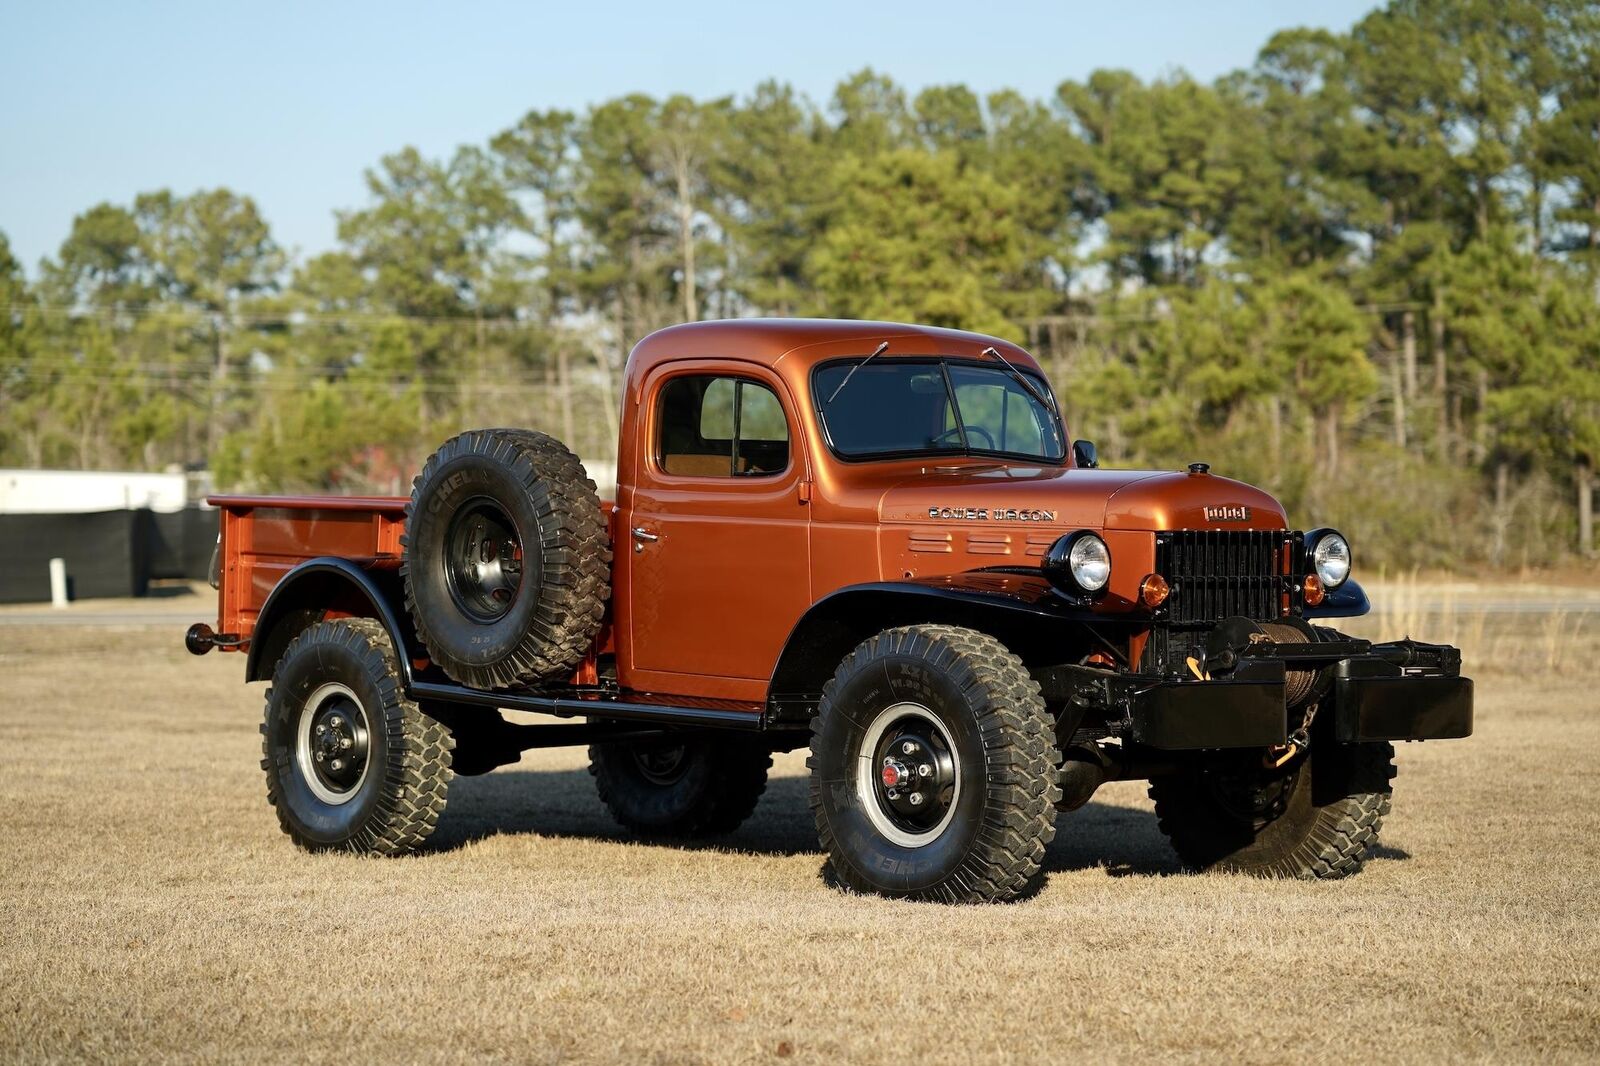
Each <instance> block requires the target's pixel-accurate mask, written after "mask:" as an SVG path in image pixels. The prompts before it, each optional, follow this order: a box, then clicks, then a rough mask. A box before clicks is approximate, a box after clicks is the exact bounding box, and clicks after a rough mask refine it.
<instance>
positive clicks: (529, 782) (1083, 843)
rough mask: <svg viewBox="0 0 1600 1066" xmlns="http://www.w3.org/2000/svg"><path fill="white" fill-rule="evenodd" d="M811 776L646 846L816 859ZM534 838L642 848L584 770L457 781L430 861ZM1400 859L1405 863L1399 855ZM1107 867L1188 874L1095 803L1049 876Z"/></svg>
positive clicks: (1061, 845)
mask: <svg viewBox="0 0 1600 1066" xmlns="http://www.w3.org/2000/svg"><path fill="white" fill-rule="evenodd" d="M807 786H808V782H807V780H806V779H805V778H804V777H775V778H773V779H772V780H771V781H769V782H768V784H767V790H766V792H765V793H764V794H763V795H762V797H761V802H760V804H759V805H758V806H757V807H756V810H755V813H754V814H753V815H751V816H750V819H749V820H748V821H746V822H745V823H744V825H742V826H740V827H739V829H738V830H737V831H735V832H733V833H729V834H728V835H726V836H721V837H715V838H712V839H709V840H704V841H674V840H666V841H659V842H658V841H654V840H649V841H642V842H643V843H645V844H647V845H649V846H657V847H671V848H680V849H688V850H693V849H700V848H716V849H719V850H724V851H733V852H745V853H748V854H751V855H775V856H792V855H805V854H814V853H816V852H817V850H818V849H817V834H816V827H815V825H814V824H813V823H812V820H811V812H810V810H809V808H808V807H807V806H806V793H807ZM522 833H534V834H539V835H541V836H552V837H584V838H589V839H593V840H614V841H631V840H636V839H638V838H635V837H633V836H631V835H630V834H629V833H628V832H627V831H626V830H624V829H622V828H621V827H620V826H618V825H617V824H616V823H615V822H613V821H612V820H611V816H610V814H609V813H607V811H606V809H605V808H604V807H603V806H601V804H600V801H599V799H598V798H597V797H596V795H595V791H594V780H593V779H592V778H591V777H590V776H589V774H588V772H587V771H585V770H516V769H510V768H507V769H504V770H498V771H495V772H494V773H491V774H486V775H484V776H482V777H463V778H457V779H456V780H455V781H454V782H452V783H451V786H450V803H449V806H448V808H447V809H446V811H445V815H444V818H443V819H441V820H440V822H439V828H438V830H437V831H435V833H434V834H433V836H432V837H431V838H430V839H429V841H428V844H427V846H426V850H427V851H429V852H434V853H438V852H445V851H454V850H456V849H457V848H461V847H463V846H465V845H467V844H470V843H472V842H474V841H477V840H482V839H485V838H488V837H493V836H499V835H502V834H506V835H513V834H522ZM1394 857H1404V853H1403V852H1402V853H1398V855H1396V856H1394ZM1095 868H1104V869H1105V871H1106V872H1107V873H1108V874H1110V875H1111V876H1113V877H1123V876H1129V875H1135V876H1146V877H1155V876H1161V875H1165V874H1176V873H1182V872H1183V867H1182V866H1180V865H1179V863H1178V860H1177V857H1176V856H1174V855H1173V853H1172V850H1171V848H1169V847H1168V846H1167V841H1166V838H1165V837H1163V836H1162V835H1161V831H1160V830H1159V829H1158V828H1157V827H1156V820H1155V816H1154V815H1153V814H1151V813H1149V812H1148V811H1139V810H1131V809H1129V808H1126V807H1117V806H1112V805H1110V804H1105V803H1095V802H1091V803H1089V804H1088V805H1086V806H1085V807H1083V808H1082V809H1080V810H1077V811H1073V812H1071V813H1069V814H1063V815H1061V817H1060V818H1059V820H1058V821H1057V823H1056V839H1055V841H1054V842H1053V843H1052V844H1051V845H1050V846H1049V849H1048V850H1047V851H1046V853H1045V864H1044V872H1045V873H1046V874H1047V875H1048V874H1052V873H1066V872H1071V871H1075V870H1092V869H1095Z"/></svg>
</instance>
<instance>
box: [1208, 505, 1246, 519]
mask: <svg viewBox="0 0 1600 1066" xmlns="http://www.w3.org/2000/svg"><path fill="white" fill-rule="evenodd" d="M1206 521H1207V522H1248V521H1250V508H1248V507H1243V506H1234V505H1225V506H1222V507H1207V508H1206Z"/></svg>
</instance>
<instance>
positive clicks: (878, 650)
mask: <svg viewBox="0 0 1600 1066" xmlns="http://www.w3.org/2000/svg"><path fill="white" fill-rule="evenodd" d="M1054 739H1055V723H1054V722H1053V721H1052V720H1051V719H1050V716H1049V714H1048V713H1047V712H1046V710H1045V705H1044V700H1043V699H1042V698H1041V697H1040V695H1039V686H1038V685H1037V684H1036V683H1035V682H1034V681H1033V680H1032V678H1030V677H1029V676H1028V672H1027V670H1026V669H1025V668H1024V667H1023V665H1022V662H1021V660H1019V659H1018V658H1017V657H1016V656H1015V655H1013V654H1011V652H1010V651H1008V650H1007V649H1006V648H1005V646H1004V645H1002V644H1001V643H1000V642H999V641H997V640H995V639H994V638H993V637H990V636H988V635H986V634H983V633H978V632H975V631H973V630H970V629H959V628H956V627H953V626H911V627H908V628H905V629H891V630H888V631H886V632H883V633H880V634H878V635H877V636H875V637H873V638H871V639H870V640H868V641H866V642H865V643H863V644H862V645H861V646H860V647H858V648H856V650H855V651H853V652H851V654H850V655H849V657H847V658H846V659H845V661H844V663H843V664H842V665H841V666H840V667H839V671H838V673H836V674H835V675H834V677H833V680H831V681H829V682H828V684H827V686H826V687H825V688H824V689H823V693H822V706H821V708H820V709H819V711H818V714H817V717H816V718H815V720H814V721H813V723H812V740H811V758H810V759H809V760H808V762H807V765H809V766H810V768H811V809H812V812H813V814H814V815H815V817H816V821H817V834H818V836H819V837H820V838H821V841H822V847H823V850H825V851H826V852H827V853H828V859H829V863H830V866H831V868H832V870H833V873H834V876H835V877H836V878H837V880H838V881H839V883H840V884H842V885H843V886H845V887H847V888H851V889H854V890H856V891H861V892H875V893H879V894H881V895H886V896H901V897H909V898H913V899H931V900H942V901H947V902H980V901H990V900H1005V899H1012V898H1015V897H1016V896H1018V895H1020V894H1022V893H1023V892H1025V891H1026V890H1027V889H1028V888H1029V887H1030V885H1031V884H1032V883H1033V882H1034V880H1035V879H1036V878H1037V877H1038V875H1039V872H1040V869H1041V864H1042V862H1043V860H1044V849H1045V845H1046V844H1047V843H1049V841H1050V840H1051V838H1052V837H1053V836H1054V835H1055V804H1056V801H1057V800H1058V799H1059V798H1060V789H1059V787H1058V784H1057V775H1058V770H1057V766H1058V764H1059V763H1060V757H1059V756H1058V755H1057V753H1056V749H1055V743H1054Z"/></svg>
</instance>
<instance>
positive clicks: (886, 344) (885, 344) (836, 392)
mask: <svg viewBox="0 0 1600 1066" xmlns="http://www.w3.org/2000/svg"><path fill="white" fill-rule="evenodd" d="M888 347H889V342H888V341H884V342H883V343H882V344H880V345H878V347H877V349H876V350H875V351H873V353H872V354H871V355H869V356H867V357H866V358H865V359H863V360H861V362H859V363H857V364H856V365H855V366H853V367H851V368H850V372H849V373H848V374H846V375H845V376H844V380H843V381H841V382H839V387H838V388H836V389H834V390H833V395H831V396H829V397H828V406H829V407H832V406H833V401H834V400H836V399H838V398H839V394H840V393H841V392H843V391H844V387H845V386H846V385H848V384H850V379H851V378H853V377H855V376H856V371H857V370H860V369H861V368H862V367H864V366H866V365H867V364H868V363H870V362H872V361H873V360H874V359H876V358H878V356H880V355H882V354H883V353H884V350H885V349H887V348H888Z"/></svg>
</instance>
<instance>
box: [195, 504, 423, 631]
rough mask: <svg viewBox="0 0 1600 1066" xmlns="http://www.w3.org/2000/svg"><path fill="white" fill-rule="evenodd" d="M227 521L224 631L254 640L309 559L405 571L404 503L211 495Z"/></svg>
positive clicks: (221, 593)
mask: <svg viewBox="0 0 1600 1066" xmlns="http://www.w3.org/2000/svg"><path fill="white" fill-rule="evenodd" d="M206 502H208V503H210V504H211V505H212V506H214V507H216V508H217V509H218V510H219V511H220V513H221V517H222V522H221V536H222V551H221V555H220V559H219V564H220V565H219V571H220V572H219V574H218V577H219V578H220V583H219V586H218V589H217V595H218V603H217V631H218V632H219V633H228V634H234V635H236V636H239V637H241V638H243V639H245V640H249V638H250V635H251V633H252V632H254V630H255V623H256V617H257V616H258V615H259V614H260V613H261V607H262V605H263V604H265V603H266V602H267V596H269V595H270V594H271V593H272V590H273V589H274V588H276V587H277V584H278V582H279V581H280V580H282V578H283V575H284V574H286V573H288V572H289V571H290V570H293V569H294V568H295V567H296V566H298V565H300V564H301V563H303V562H305V561H306V560H307V559H314V558H317V557H318V556H323V555H337V556H340V557H341V558H345V559H350V560H352V561H354V562H357V563H360V564H362V565H364V566H379V567H384V566H399V565H400V534H401V533H402V532H403V531H404V529H405V507H406V503H407V502H408V501H407V500H406V498H405V497H403V496H400V497H392V496H212V497H211V498H210V499H209V500H207V501H206Z"/></svg>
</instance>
